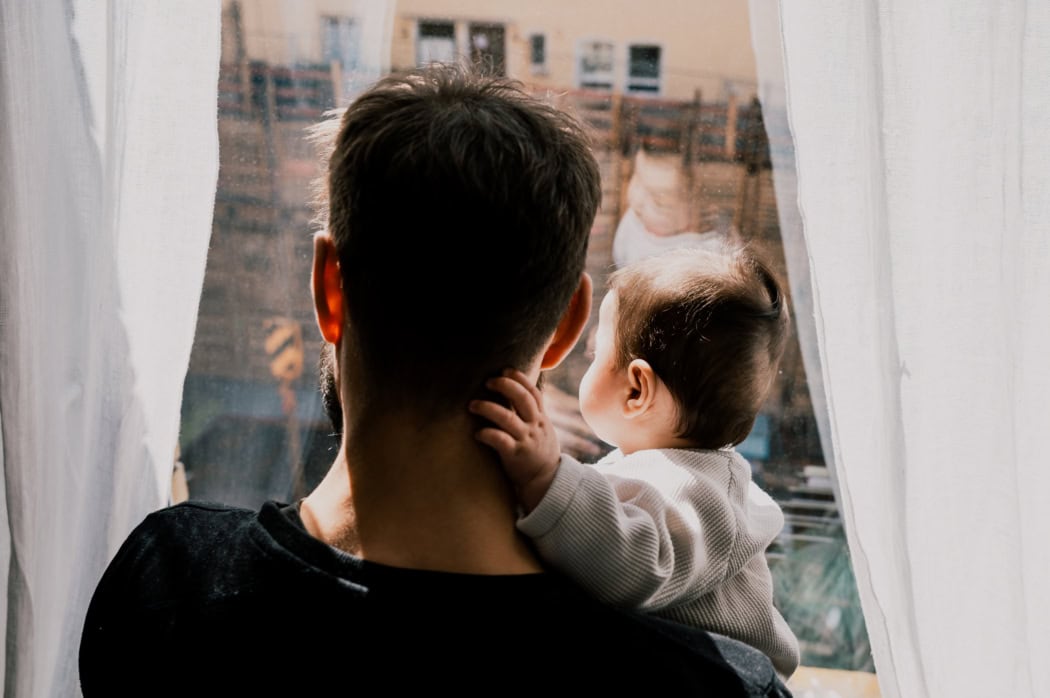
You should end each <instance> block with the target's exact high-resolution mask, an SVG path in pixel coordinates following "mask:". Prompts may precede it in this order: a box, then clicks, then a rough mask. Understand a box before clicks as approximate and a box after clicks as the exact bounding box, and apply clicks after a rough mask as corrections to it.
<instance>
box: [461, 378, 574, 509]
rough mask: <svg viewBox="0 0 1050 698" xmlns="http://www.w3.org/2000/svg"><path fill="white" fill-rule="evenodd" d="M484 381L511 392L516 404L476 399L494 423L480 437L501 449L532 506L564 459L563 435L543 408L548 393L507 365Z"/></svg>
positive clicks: (474, 404)
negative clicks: (562, 452)
mask: <svg viewBox="0 0 1050 698" xmlns="http://www.w3.org/2000/svg"><path fill="white" fill-rule="evenodd" d="M485 386H486V387H487V388H489V389H490V390H493V391H495V392H497V393H499V394H500V395H502V396H503V397H505V398H507V401H508V402H509V403H510V405H511V406H510V407H504V406H503V405H500V404H498V403H495V402H491V401H489V400H473V401H471V403H470V407H469V408H470V411H471V412H473V413H474V414H476V415H478V416H479V417H484V418H485V419H487V420H489V421H490V422H492V424H493V425H495V426H491V427H485V428H484V429H482V430H480V431H479V432H478V433H477V434H476V435H475V437H476V438H477V440H478V441H480V442H481V443H483V444H486V445H487V446H491V447H492V448H493V449H495V451H496V453H498V454H499V456H500V459H501V460H502V461H503V469H504V470H505V471H506V473H507V477H509V478H510V481H511V482H512V483H513V484H514V486H515V488H517V491H518V498H519V500H520V501H521V505H522V506H523V507H524V508H525V511H526V512H530V511H532V510H533V509H534V508H535V507H536V505H537V504H539V503H540V500H541V499H543V496H544V495H545V494H547V490H548V489H550V486H551V482H553V481H554V474H555V473H556V472H557V470H558V463H559V461H561V449H560V448H559V446H558V435H557V434H556V433H555V431H554V425H553V424H552V423H551V420H550V419H549V418H548V417H547V415H546V414H545V413H544V411H543V394H542V393H541V392H540V390H539V388H537V387H536V386H535V385H533V384H532V382H531V381H529V379H528V377H527V376H526V375H525V374H524V373H522V372H521V371H517V370H514V369H507V370H506V371H504V372H503V375H502V376H500V377H498V378H491V379H489V380H488V381H487V382H486V383H485Z"/></svg>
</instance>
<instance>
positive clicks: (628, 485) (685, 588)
mask: <svg viewBox="0 0 1050 698" xmlns="http://www.w3.org/2000/svg"><path fill="white" fill-rule="evenodd" d="M643 474H644V479H643V477H642V475H643ZM518 528H519V530H521V531H522V532H523V533H525V534H526V535H527V536H529V537H530V538H531V539H532V540H533V542H534V544H535V545H536V547H537V550H538V551H539V553H540V555H541V557H542V558H543V559H544V560H545V561H546V562H547V563H548V564H550V565H551V566H553V567H555V568H557V569H559V570H560V571H562V572H563V573H565V574H566V575H568V576H569V577H571V578H572V579H574V580H575V581H576V582H577V583H578V584H580V585H581V586H582V587H584V588H585V589H587V590H588V591H589V592H590V593H591V594H593V595H595V596H596V597H598V598H599V599H600V600H602V601H605V602H607V603H611V604H615V605H618V606H624V607H629V608H640V609H645V610H657V609H660V608H665V607H667V606H671V605H677V604H680V603H683V602H685V601H688V600H691V599H694V598H696V597H698V596H700V595H702V594H704V593H706V592H708V591H710V590H711V589H713V588H714V587H715V586H717V585H718V584H720V583H722V581H723V580H724V579H725V577H726V574H727V570H728V565H729V557H730V553H731V551H732V549H733V545H734V542H735V539H736V535H737V517H736V514H735V513H734V511H733V508H732V505H731V503H730V502H729V499H728V497H727V496H726V491H725V487H724V485H721V484H719V483H717V482H715V481H714V480H712V479H710V478H708V477H705V476H704V475H703V474H698V473H695V472H691V471H690V470H688V469H687V468H683V467H681V466H679V465H676V464H675V463H673V462H671V461H669V460H666V459H647V458H646V457H645V456H644V454H642V453H639V454H634V455H631V456H627V457H624V458H623V459H621V460H619V461H618V462H616V463H612V464H609V465H606V466H603V467H602V468H601V469H600V470H599V469H598V468H595V467H594V466H589V465H584V464H581V463H579V462H577V461H575V460H574V459H572V458H570V457H568V456H563V457H562V460H561V463H560V464H559V468H558V472H557V474H556V475H555V478H554V481H553V483H552V484H551V487H550V489H549V490H548V492H547V495H546V496H545V497H544V498H543V500H541V501H540V503H539V505H538V506H537V507H536V508H535V509H534V510H533V511H532V512H530V513H529V514H528V515H527V516H524V517H522V518H521V519H519V521H518Z"/></svg>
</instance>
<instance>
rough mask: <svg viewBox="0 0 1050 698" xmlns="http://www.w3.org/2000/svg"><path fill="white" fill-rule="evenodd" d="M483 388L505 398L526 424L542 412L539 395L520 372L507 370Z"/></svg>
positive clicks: (534, 419)
mask: <svg viewBox="0 0 1050 698" xmlns="http://www.w3.org/2000/svg"><path fill="white" fill-rule="evenodd" d="M485 386H486V387H487V388H489V390H494V391H496V392H497V393H499V394H500V395H502V396H503V397H505V398H507V401H508V402H510V404H511V407H513V408H514V411H515V412H517V413H518V414H519V415H520V416H521V418H522V419H523V420H525V421H526V422H534V421H536V419H537V418H538V417H539V416H540V413H541V412H542V409H543V408H542V406H541V404H540V399H541V397H542V396H541V393H540V392H539V390H538V389H537V388H536V386H534V385H532V384H531V383H530V382H529V379H528V378H527V377H526V376H525V374H524V373H522V372H521V371H515V370H508V371H506V372H504V374H503V375H502V376H499V377H497V378H490V379H489V380H488V381H486V383H485Z"/></svg>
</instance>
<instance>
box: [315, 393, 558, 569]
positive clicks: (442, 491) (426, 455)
mask: <svg viewBox="0 0 1050 698" xmlns="http://www.w3.org/2000/svg"><path fill="white" fill-rule="evenodd" d="M412 424H413V423H412V420H411V419H410V418H408V417H406V416H404V415H389V416H387V417H385V418H383V419H378V420H370V422H369V423H368V424H367V426H366V427H359V428H357V429H354V428H352V427H350V428H348V429H347V436H346V437H344V441H343V445H342V447H341V449H340V454H339V456H338V457H337V458H336V460H335V462H334V463H333V465H332V467H331V469H330V470H329V472H328V474H327V475H326V476H325V479H324V480H323V481H322V482H321V484H320V485H319V486H318V487H317V489H315V490H314V491H313V492H312V493H311V494H310V495H309V496H308V497H307V498H306V499H305V500H304V502H303V507H302V512H303V522H304V524H305V525H306V527H307V530H308V531H309V532H310V533H311V535H313V536H314V537H316V538H319V539H321V540H323V541H325V542H327V543H329V544H331V545H334V546H335V547H338V548H341V549H343V550H346V551H347V552H350V553H352V554H355V555H359V556H360V557H363V558H365V559H367V560H371V561H373V562H379V563H383V564H387V565H391V566H394V567H406V568H415V569H427V570H438V571H445V572H461V573H469V574H525V573H530V572H538V571H541V567H540V564H539V562H538V561H537V559H536V557H535V555H534V554H533V552H532V550H531V548H530V547H529V546H528V544H527V543H526V541H525V539H524V538H523V537H522V536H521V534H520V533H518V531H517V529H516V528H515V521H516V505H515V501H514V498H513V493H512V491H511V488H510V485H509V483H508V482H507V480H506V478H505V477H504V476H503V474H502V471H501V468H500V465H499V461H498V460H497V457H496V456H495V454H494V453H492V452H491V451H489V450H488V449H487V448H486V447H485V446H482V445H481V444H479V443H478V442H477V441H475V440H474V438H473V425H472V423H471V419H470V417H469V415H468V414H467V413H466V410H464V414H463V416H462V417H461V418H459V417H457V418H452V419H448V420H445V421H442V422H432V421H427V422H425V423H424V424H423V426H418V424H417V425H416V426H413V425H412ZM348 426H349V425H348Z"/></svg>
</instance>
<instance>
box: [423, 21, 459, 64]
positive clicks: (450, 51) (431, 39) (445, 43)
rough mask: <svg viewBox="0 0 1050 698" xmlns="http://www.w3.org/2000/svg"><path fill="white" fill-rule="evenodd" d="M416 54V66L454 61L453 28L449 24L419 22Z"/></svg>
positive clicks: (454, 43)
mask: <svg viewBox="0 0 1050 698" xmlns="http://www.w3.org/2000/svg"><path fill="white" fill-rule="evenodd" d="M418 53H419V58H418V59H417V64H418V65H426V64H427V63H431V62H438V63H444V62H448V61H452V60H455V58H456V30H455V26H454V25H453V24H452V23H451V22H420V23H419V43H418Z"/></svg>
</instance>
